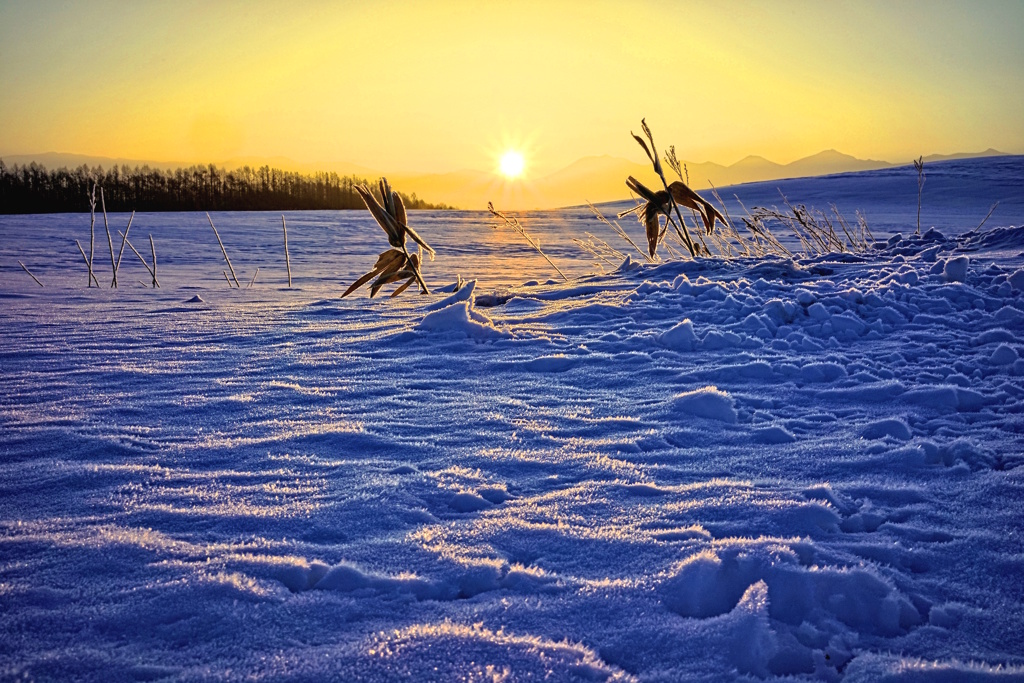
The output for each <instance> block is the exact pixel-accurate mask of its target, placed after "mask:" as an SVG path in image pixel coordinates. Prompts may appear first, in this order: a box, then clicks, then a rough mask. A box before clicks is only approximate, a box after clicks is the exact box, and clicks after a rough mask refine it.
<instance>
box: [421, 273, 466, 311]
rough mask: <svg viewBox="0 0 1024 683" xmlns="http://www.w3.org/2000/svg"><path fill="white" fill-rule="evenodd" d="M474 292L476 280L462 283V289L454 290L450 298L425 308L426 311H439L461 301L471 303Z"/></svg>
mask: <svg viewBox="0 0 1024 683" xmlns="http://www.w3.org/2000/svg"><path fill="white" fill-rule="evenodd" d="M475 292H476V280H470V281H469V282H466V283H463V285H462V287H460V288H459V289H458V290H456V291H455V292H454V293H453V294H452V295H451V296H447V297H445V298H444V299H441V300H440V301H435V302H434V303H432V304H430V305H429V306H427V308H426V310H428V311H439V310H441V309H442V308H448V307H449V306H451V305H453V304H457V303H459V302H461V301H471V300H472V299H473V294H474V293H475Z"/></svg>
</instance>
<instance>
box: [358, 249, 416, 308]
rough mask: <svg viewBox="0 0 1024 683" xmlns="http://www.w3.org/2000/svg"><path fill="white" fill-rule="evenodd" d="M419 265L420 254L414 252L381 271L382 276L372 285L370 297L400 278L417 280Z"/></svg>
mask: <svg viewBox="0 0 1024 683" xmlns="http://www.w3.org/2000/svg"><path fill="white" fill-rule="evenodd" d="M403 256H404V255H403ZM419 267H420V257H419V254H412V255H411V256H409V257H408V258H405V259H403V260H402V261H399V262H398V263H395V264H393V265H391V266H389V267H388V268H387V269H385V270H384V271H383V272H381V275H380V277H378V278H377V280H376V281H375V282H374V283H373V284H372V285H371V286H370V297H371V298H373V297H374V296H375V295H376V294H377V292H378V291H379V290H380V288H381V287H383V286H384V285H387V284H390V283H392V282H397V281H398V280H405V279H406V278H410V279H413V280H415V279H416V273H417V272H418V271H419ZM403 289H404V288H403Z"/></svg>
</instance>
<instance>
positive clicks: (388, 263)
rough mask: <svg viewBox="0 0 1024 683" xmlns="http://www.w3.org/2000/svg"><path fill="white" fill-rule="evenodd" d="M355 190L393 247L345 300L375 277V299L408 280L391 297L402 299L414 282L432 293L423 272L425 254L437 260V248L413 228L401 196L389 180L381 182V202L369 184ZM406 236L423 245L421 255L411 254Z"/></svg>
mask: <svg viewBox="0 0 1024 683" xmlns="http://www.w3.org/2000/svg"><path fill="white" fill-rule="evenodd" d="M355 191H356V192H358V193H359V196H360V197H361V198H362V200H363V203H364V204H365V205H366V208H367V209H369V210H370V213H371V214H372V215H373V218H374V220H376V221H377V225H379V226H380V227H381V229H383V230H384V232H385V233H387V236H388V244H390V245H391V246H392V247H393V248H392V249H388V250H387V251H384V252H382V253H381V254H380V256H378V257H377V262H376V263H375V264H374V266H373V268H372V269H371V270H370V272H368V273H366V274H365V275H363V276H361V277H360V278H359V279H358V280H356V281H355V282H353V283H352V284H351V285H349V288H348V289H346V290H345V293H344V294H342V295H341V297H342V298H345V297H346V296H348V295H349V294H351V293H352V292H354V291H356V290H357V289H359V288H360V287H362V286H363V285H364V284H366V283H367V282H369V281H370V280H371V279H373V278H375V277H376V278H377V279H376V280H374V282H373V284H372V285H370V296H371V297H373V296H374V295H376V294H377V292H378V291H379V290H380V288H381V287H383V286H384V285H387V284H389V283H392V282H397V281H399V280H405V282H404V283H402V284H401V285H399V286H398V287H397V288H395V291H393V292H392V293H391V296H398V295H399V294H401V293H402V292H404V291H405V290H406V289H408V288H409V286H410V285H411V284H412V283H413V282H418V283H419V286H420V292H422V293H423V294H430V289H429V288H428V287H427V283H426V282H424V281H423V275H422V274H421V273H420V264H421V262H422V256H421V254H422V253H423V251H424V250H425V251H426V252H427V253H428V254H429V255H430V257H431V258H433V257H434V254H435V252H434V249H433V247H431V246H430V245H429V244H427V243H426V242H425V241H424V240H423V238H422V237H420V236H419V235H418V234H417V233H416V231H415V230H413V229H412V228H411V227H409V223H408V216H407V214H406V211H405V204H404V203H403V202H402V197H401V195H399V194H398V193H397V192H395V191H393V190H392V189H391V185H389V184H388V181H387V178H381V179H380V196H381V201H380V202H378V201H377V198H376V197H374V196H373V193H372V192H371V191H370V188H369V187H367V186H366V185H356V186H355ZM406 237H411V238H412V240H413V241H414V242H416V244H418V245H419V246H420V253H418V254H410V253H409V250H408V249H407V248H406V245H405V240H406Z"/></svg>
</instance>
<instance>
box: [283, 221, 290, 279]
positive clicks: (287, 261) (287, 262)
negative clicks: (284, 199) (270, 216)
mask: <svg viewBox="0 0 1024 683" xmlns="http://www.w3.org/2000/svg"><path fill="white" fill-rule="evenodd" d="M281 229H282V230H284V267H285V268H286V269H287V270H288V286H289V287H291V286H292V260H291V257H290V256H288V224H287V223H286V222H285V220H284V214H281Z"/></svg>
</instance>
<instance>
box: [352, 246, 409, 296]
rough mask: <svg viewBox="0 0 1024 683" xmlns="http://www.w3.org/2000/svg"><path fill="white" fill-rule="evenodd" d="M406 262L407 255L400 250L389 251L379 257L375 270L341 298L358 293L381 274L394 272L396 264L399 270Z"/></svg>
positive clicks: (354, 283)
mask: <svg viewBox="0 0 1024 683" xmlns="http://www.w3.org/2000/svg"><path fill="white" fill-rule="evenodd" d="M404 262H405V254H404V253H403V252H401V251H399V250H398V249H388V250H387V251H385V252H384V253H383V254H381V255H380V256H378V257H377V263H375V264H374V265H373V270H371V271H370V272H369V273H366V274H365V275H363V276H361V277H360V278H359V279H358V280H356V281H355V282H353V283H352V284H351V285H349V287H348V289H346V290H345V293H344V294H342V295H341V298H342V299H344V298H345V297H346V296H348V295H349V294H351V293H352V292H354V291H356V290H357V289H359V288H360V287H362V286H363V285H365V284H366V283H367V282H369V281H370V280H372V279H373V278H375V277H377V276H378V275H380V274H381V273H383V272H385V271H390V270H393V269H394V266H395V264H398V268H401V266H402V264H403V263H404Z"/></svg>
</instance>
